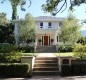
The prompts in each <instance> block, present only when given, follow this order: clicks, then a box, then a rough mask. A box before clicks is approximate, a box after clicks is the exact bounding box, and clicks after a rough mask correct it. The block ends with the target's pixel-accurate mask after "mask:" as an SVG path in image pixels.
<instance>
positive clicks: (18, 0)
mask: <svg viewBox="0 0 86 80" xmlns="http://www.w3.org/2000/svg"><path fill="white" fill-rule="evenodd" d="M4 1H6V0H2V1H1V3H3V2H4ZM9 1H10V3H11V6H12V20H15V19H16V17H17V7H18V5H20V6H21V10H22V11H25V8H23V5H25V4H26V0H9ZM29 1H30V0H29ZM30 5H31V1H30ZM30 5H29V6H30Z"/></svg>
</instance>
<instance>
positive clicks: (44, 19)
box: [35, 16, 65, 21]
mask: <svg viewBox="0 0 86 80" xmlns="http://www.w3.org/2000/svg"><path fill="white" fill-rule="evenodd" d="M63 19H65V18H62V17H53V16H39V17H35V20H36V21H62V20H63Z"/></svg>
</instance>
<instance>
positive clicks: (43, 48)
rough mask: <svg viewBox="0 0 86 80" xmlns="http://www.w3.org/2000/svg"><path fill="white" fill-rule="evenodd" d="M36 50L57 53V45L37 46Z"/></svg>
mask: <svg viewBox="0 0 86 80" xmlns="http://www.w3.org/2000/svg"><path fill="white" fill-rule="evenodd" d="M36 52H38V53H55V52H56V46H55V45H51V46H37V49H36Z"/></svg>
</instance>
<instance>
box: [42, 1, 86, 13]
mask: <svg viewBox="0 0 86 80" xmlns="http://www.w3.org/2000/svg"><path fill="white" fill-rule="evenodd" d="M68 1H69V2H70V7H69V9H70V10H73V7H74V6H80V5H81V4H83V3H86V0H46V3H45V4H43V5H42V8H43V10H44V11H45V12H50V13H51V14H52V15H56V14H57V13H59V12H60V11H61V12H63V11H64V10H65V9H66V8H67V4H68ZM60 5H61V6H60Z"/></svg>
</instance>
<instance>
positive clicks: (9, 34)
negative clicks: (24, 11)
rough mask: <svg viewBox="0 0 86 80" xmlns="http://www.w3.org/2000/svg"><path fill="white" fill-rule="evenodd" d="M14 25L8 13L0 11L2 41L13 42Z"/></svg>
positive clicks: (0, 41) (0, 35)
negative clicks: (8, 17) (8, 18)
mask: <svg viewBox="0 0 86 80" xmlns="http://www.w3.org/2000/svg"><path fill="white" fill-rule="evenodd" d="M13 31H14V29H13V25H12V24H11V23H10V21H8V20H7V18H6V13H0V43H4V42H7V43H13V41H14V35H13Z"/></svg>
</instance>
